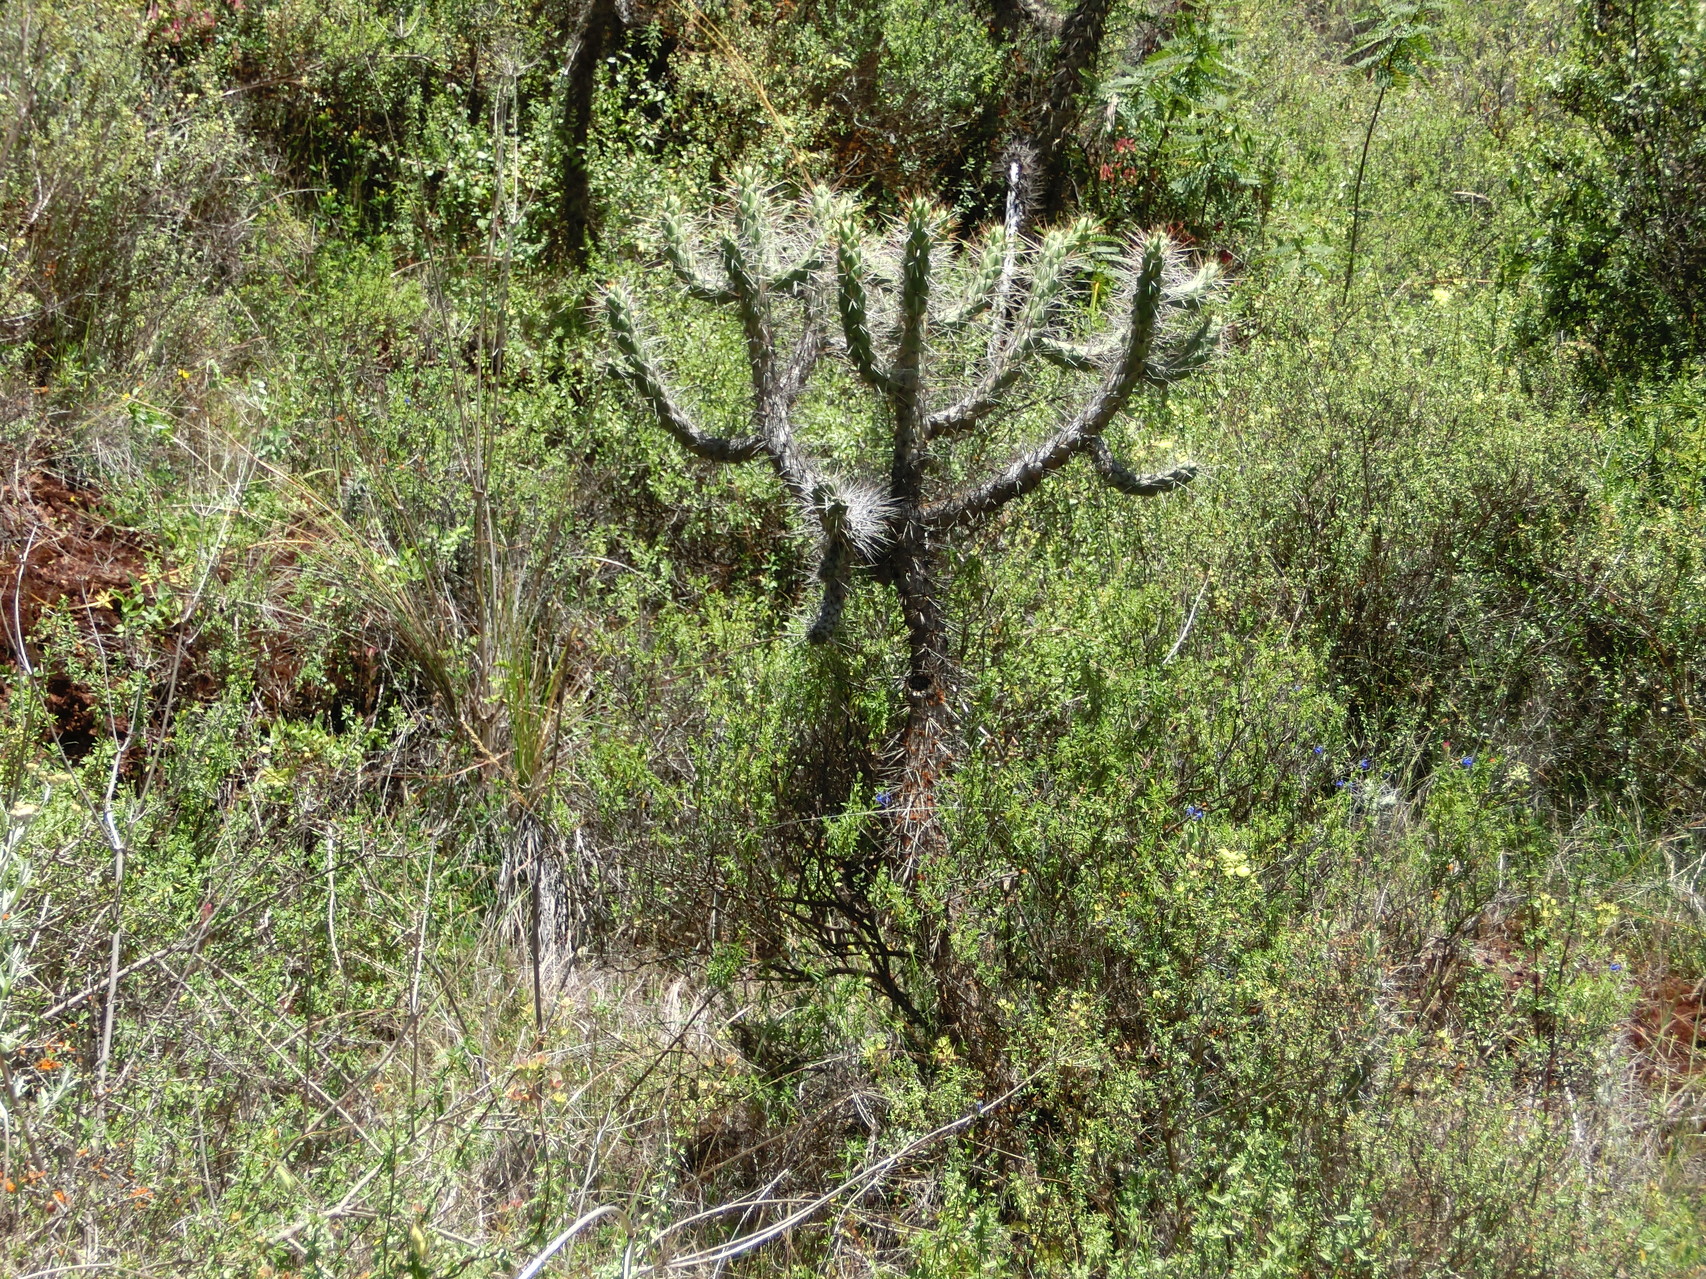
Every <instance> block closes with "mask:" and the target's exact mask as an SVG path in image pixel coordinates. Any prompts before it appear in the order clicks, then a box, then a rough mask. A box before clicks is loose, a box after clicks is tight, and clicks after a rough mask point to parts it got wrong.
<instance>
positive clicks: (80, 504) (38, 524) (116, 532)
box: [0, 471, 145, 661]
mask: <svg viewBox="0 0 1706 1279" xmlns="http://www.w3.org/2000/svg"><path fill="white" fill-rule="evenodd" d="M98 498H99V495H98V494H97V493H96V492H95V491H94V490H93V489H91V488H89V487H87V486H84V485H78V484H76V483H74V482H71V481H66V480H63V479H60V478H58V477H57V476H53V475H48V474H45V473H44V472H41V471H35V472H32V473H31V474H29V475H27V476H25V477H24V479H23V480H21V481H19V482H16V483H12V484H4V485H0V607H3V608H4V610H5V624H6V634H7V638H8V639H9V640H10V641H11V644H10V649H11V652H10V653H9V656H10V657H11V658H12V659H13V660H14V661H15V660H16V659H17V644H18V642H19V639H20V632H21V633H22V638H24V639H27V638H28V637H29V635H30V634H31V633H32V632H33V631H34V630H35V627H36V623H37V622H39V621H40V620H41V616H42V614H43V613H44V612H46V611H47V610H48V609H49V608H52V607H53V606H54V605H56V604H61V603H65V602H67V601H68V602H69V604H70V608H71V613H72V616H73V617H74V618H76V619H77V621H78V624H79V627H80V629H83V630H85V632H86V633H89V634H93V633H95V632H97V631H108V630H111V629H112V627H113V626H114V625H115V624H116V623H117V621H118V614H117V612H116V611H115V609H114V607H113V602H114V596H115V595H116V594H118V593H121V592H125V591H129V590H130V589H131V588H132V587H133V586H134V585H135V584H136V581H137V579H138V578H139V577H140V576H141V574H142V570H143V566H144V564H145V555H144V551H143V543H142V539H141V538H140V537H139V536H138V535H137V534H136V533H134V532H132V531H131V530H129V529H121V528H119V527H118V526H117V525H115V524H112V523H111V522H109V521H108V520H106V519H103V518H102V517H101V515H100V514H99V512H98V511H97V509H96V502H97V500H98Z"/></svg>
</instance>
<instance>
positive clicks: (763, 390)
mask: <svg viewBox="0 0 1706 1279" xmlns="http://www.w3.org/2000/svg"><path fill="white" fill-rule="evenodd" d="M717 247H718V249H719V251H720V252H721V254H722V258H723V270H724V271H725V272H727V273H728V277H729V284H730V285H731V286H733V288H734V295H735V304H736V306H737V307H738V308H739V310H740V323H741V328H742V329H743V330H744V331H745V333H746V355H747V361H748V363H750V364H751V365H752V389H753V392H754V393H755V394H756V395H757V396H758V398H759V402H760V403H763V402H764V401H765V400H767V399H768V398H769V396H770V393H771V390H772V385H771V384H772V380H773V372H774V358H775V351H776V343H775V340H774V338H773V337H772V335H771V332H770V307H769V303H768V301H767V299H766V296H765V291H764V286H763V285H762V283H761V282H760V278H759V275H758V272H757V271H756V270H755V269H754V266H753V262H752V259H751V256H750V254H749V251H748V249H747V247H746V246H745V245H744V244H742V243H741V242H740V241H739V240H737V239H736V238H735V237H734V236H732V235H725V236H723V237H722V238H721V239H720V240H719V241H718V244H717Z"/></svg>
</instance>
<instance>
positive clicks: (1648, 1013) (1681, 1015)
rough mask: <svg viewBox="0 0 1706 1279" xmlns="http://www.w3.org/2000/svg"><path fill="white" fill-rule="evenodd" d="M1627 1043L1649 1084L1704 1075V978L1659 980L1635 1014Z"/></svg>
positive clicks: (1705, 1033) (1705, 979)
mask: <svg viewBox="0 0 1706 1279" xmlns="http://www.w3.org/2000/svg"><path fill="white" fill-rule="evenodd" d="M1629 1042H1630V1043H1631V1044H1632V1045H1633V1046H1634V1047H1635V1049H1636V1050H1637V1051H1638V1052H1639V1053H1640V1054H1641V1061H1642V1074H1643V1075H1646V1076H1647V1077H1648V1078H1649V1082H1650V1081H1652V1080H1656V1079H1658V1078H1659V1077H1660V1076H1670V1077H1672V1078H1675V1077H1677V1076H1690V1075H1697V1074H1700V1073H1702V1072H1706V978H1703V979H1701V980H1700V981H1695V982H1691V981H1689V980H1688V979H1687V978H1685V977H1675V976H1668V977H1664V978H1662V979H1660V981H1659V983H1658V985H1657V986H1655V987H1654V988H1653V989H1652V990H1651V991H1650V992H1648V993H1647V994H1646V995H1645V996H1644V997H1643V998H1642V1000H1641V1002H1640V1005H1639V1006H1638V1007H1637V1008H1636V1010H1635V1016H1634V1018H1633V1019H1632V1020H1631V1022H1630V1024H1629Z"/></svg>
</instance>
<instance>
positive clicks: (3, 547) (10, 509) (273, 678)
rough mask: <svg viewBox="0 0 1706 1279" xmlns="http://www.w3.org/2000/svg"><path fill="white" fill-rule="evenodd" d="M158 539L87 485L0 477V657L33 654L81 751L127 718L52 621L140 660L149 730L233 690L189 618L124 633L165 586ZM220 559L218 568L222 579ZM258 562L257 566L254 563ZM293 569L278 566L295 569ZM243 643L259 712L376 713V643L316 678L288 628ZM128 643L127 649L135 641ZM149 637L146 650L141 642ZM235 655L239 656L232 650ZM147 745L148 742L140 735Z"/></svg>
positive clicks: (248, 636) (49, 698)
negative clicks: (82, 673) (128, 611)
mask: <svg viewBox="0 0 1706 1279" xmlns="http://www.w3.org/2000/svg"><path fill="white" fill-rule="evenodd" d="M153 549H154V548H153V547H152V546H151V544H150V542H149V539H148V538H147V537H146V536H145V535H144V534H142V533H140V532H138V531H137V530H135V529H129V528H125V527H122V526H121V525H118V524H115V523H113V522H112V521H111V520H110V519H108V518H106V517H105V516H104V515H103V514H102V510H101V494H100V492H99V490H97V489H95V488H94V487H93V486H91V485H88V484H83V483H79V482H78V481H75V480H70V479H66V478H63V477H61V476H57V475H54V474H51V473H49V472H47V471H43V470H36V471H32V472H30V473H29V474H27V475H25V476H23V477H22V478H19V479H14V480H12V481H10V482H7V483H4V484H0V664H4V665H8V666H12V667H14V668H15V667H17V666H18V665H19V657H20V655H22V656H24V657H25V658H27V660H28V662H29V664H30V666H31V668H32V669H33V670H34V671H35V678H36V680H37V681H38V687H39V689H40V693H41V696H42V702H43V704H44V707H45V709H46V711H47V713H48V717H49V723H48V725H47V726H46V731H45V734H44V736H46V737H47V738H48V739H49V740H52V741H55V742H57V744H58V745H59V746H60V747H61V748H62V749H63V750H64V751H65V753H66V755H67V756H69V757H70V758H72V759H79V758H81V757H82V756H83V755H85V754H87V753H88V751H89V750H90V749H91V748H92V747H93V746H94V745H95V743H96V742H97V741H98V740H99V739H100V738H101V737H102V736H104V735H108V734H112V733H115V732H116V733H118V734H121V735H122V734H127V733H128V732H129V730H130V725H129V724H128V723H127V722H125V721H124V720H123V718H122V717H121V718H118V719H116V720H115V719H109V718H108V714H107V712H106V711H104V710H102V709H101V708H100V706H99V699H98V698H97V697H96V695H95V694H96V691H97V690H95V689H92V688H90V687H89V686H88V685H87V684H86V683H81V682H79V681H78V680H76V679H75V678H73V675H72V674H71V672H70V671H69V670H67V669H66V663H64V662H63V661H58V662H56V661H54V660H53V654H52V653H51V652H49V651H47V646H45V645H44V644H43V643H42V642H41V641H42V639H43V637H42V636H41V634H40V632H39V628H40V626H41V622H42V619H43V618H44V617H46V616H48V615H49V614H50V613H53V612H61V611H62V612H63V613H64V614H65V615H66V616H67V617H68V618H69V619H70V622H71V625H72V626H73V628H74V629H75V631H76V634H77V637H78V639H79V640H81V641H82V642H83V644H84V645H85V646H86V647H87V648H88V649H89V650H90V651H91V652H93V651H94V650H96V649H97V647H98V650H99V653H100V654H101V655H102V656H104V657H105V659H106V660H107V661H108V662H110V663H112V664H113V666H114V667H115V669H116V668H120V667H123V668H127V669H134V667H135V664H136V663H138V662H140V663H142V664H143V665H144V666H145V667H148V668H151V669H153V670H154V671H155V673H156V675H157V677H158V680H159V682H160V687H159V688H158V689H157V693H158V694H159V696H157V697H156V698H155V699H153V707H154V709H153V711H152V712H151V714H150V719H151V721H155V722H151V723H150V724H149V725H148V726H147V732H146V733H144V734H143V735H142V736H145V737H146V736H153V735H155V734H156V733H157V732H158V731H160V730H162V729H163V728H164V727H165V724H164V719H163V718H162V717H166V716H169V715H170V714H171V708H172V707H173V706H182V705H184V704H186V703H193V702H198V701H206V700H209V699H212V698H214V697H217V696H218V695H219V693H220V690H221V688H222V687H223V686H224V683H225V678H224V669H223V666H222V663H221V660H220V659H219V658H218V657H216V656H215V655H214V654H212V653H211V652H210V651H209V650H208V646H207V644H206V643H205V642H204V640H203V639H202V637H201V634H200V632H199V630H198V629H197V622H196V621H195V620H191V621H190V622H189V623H188V624H187V625H186V626H185V627H183V628H181V629H180V628H174V627H171V626H167V627H164V628H162V629H161V630H160V631H158V632H157V633H152V634H149V635H146V636H138V635H137V634H135V633H134V631H133V632H132V633H130V634H129V635H126V636H123V637H121V636H120V634H119V631H120V622H121V620H122V614H123V611H124V610H125V608H126V607H127V606H132V605H134V604H135V603H138V602H143V603H146V602H148V601H149V600H150V599H151V598H152V595H153V592H154V591H155V590H156V589H159V588H157V587H156V586H155V585H154V584H153V580H154V579H150V578H149V577H148V575H147V572H146V570H147V568H148V563H149V557H150V553H151V552H152V551H153ZM237 567H238V566H235V565H227V566H222V569H221V571H220V572H218V573H217V574H216V576H218V577H220V578H224V577H225V576H226V572H225V570H227V569H234V568H237ZM251 567H252V566H251ZM294 567H295V566H294V565H293V564H290V563H285V564H283V565H272V566H271V568H270V571H271V572H273V573H277V574H280V575H282V576H284V577H288V576H289V575H290V573H291V572H292V571H293V569H294ZM245 640H246V643H247V646H248V647H249V648H250V649H251V652H250V653H249V654H248V655H247V660H249V661H252V662H253V666H252V668H251V669H252V675H253V677H254V687H255V692H256V696H257V701H258V704H259V708H260V709H261V710H262V712H263V713H264V714H266V715H276V716H285V717H290V718H311V717H313V716H315V715H320V714H325V715H328V716H329V717H331V718H334V719H341V718H345V717H347V716H348V715H350V714H355V715H364V714H367V713H369V712H371V710H372V708H373V704H374V702H375V699H376V697H377V695H378V690H379V687H380V682H381V678H382V676H381V673H380V665H381V663H380V661H379V656H378V650H377V648H375V647H374V646H372V645H366V644H363V645H359V646H356V647H355V648H354V649H353V650H352V651H350V652H347V653H340V654H338V655H337V660H335V661H334V662H333V663H332V668H333V669H331V670H328V671H325V672H323V673H320V674H318V675H310V674H309V670H310V666H311V664H310V663H309V661H308V660H307V659H308V654H309V652H310V651H311V646H310V642H309V640H308V639H307V638H305V637H304V636H303V635H302V634H299V633H297V632H295V631H293V630H291V629H290V628H289V627H284V628H268V627H264V626H261V627H250V628H248V629H247V630H246V632H245ZM127 643H128V645H129V646H130V647H129V648H127V647H126V645H127ZM138 645H140V648H138V647H137V646H138ZM225 660H229V655H227V657H226V659H225ZM136 749H137V750H138V752H139V753H140V750H141V743H140V742H138V743H136Z"/></svg>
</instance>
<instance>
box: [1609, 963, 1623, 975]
mask: <svg viewBox="0 0 1706 1279" xmlns="http://www.w3.org/2000/svg"><path fill="white" fill-rule="evenodd" d="M1611 971H1612V972H1614V973H1620V972H1622V971H1623V965H1622V964H1613V965H1612V966H1611Z"/></svg>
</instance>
